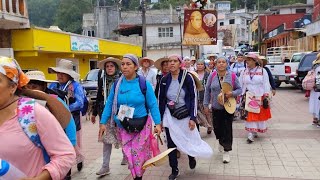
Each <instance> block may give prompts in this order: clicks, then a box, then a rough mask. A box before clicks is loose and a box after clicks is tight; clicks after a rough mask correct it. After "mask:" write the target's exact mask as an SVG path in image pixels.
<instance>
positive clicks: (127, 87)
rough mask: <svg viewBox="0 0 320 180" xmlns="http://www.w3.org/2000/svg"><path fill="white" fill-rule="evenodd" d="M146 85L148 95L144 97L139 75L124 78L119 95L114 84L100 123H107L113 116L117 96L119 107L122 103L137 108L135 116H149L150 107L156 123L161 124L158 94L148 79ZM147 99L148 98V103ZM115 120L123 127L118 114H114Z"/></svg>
mask: <svg viewBox="0 0 320 180" xmlns="http://www.w3.org/2000/svg"><path fill="white" fill-rule="evenodd" d="M118 83H120V82H118ZM146 85H147V91H146V97H144V95H143V94H142V92H141V89H140V85H139V78H138V77H137V78H135V79H133V80H126V78H123V79H122V82H121V84H120V87H119V92H118V96H117V97H114V96H115V92H114V89H115V87H114V86H115V84H113V85H112V87H111V90H110V94H109V96H108V100H107V104H106V105H105V107H104V110H103V113H102V118H101V120H100V124H106V123H107V122H108V120H109V118H110V117H111V114H112V105H113V99H114V98H117V106H118V107H117V108H118V109H119V107H120V105H127V106H129V107H133V108H135V110H134V113H133V118H141V117H145V116H147V115H148V111H147V109H148V110H149V111H150V113H151V116H152V119H153V121H154V123H155V124H156V125H157V124H160V122H161V120H160V113H159V108H158V103H157V99H156V96H155V94H154V91H153V88H152V86H151V84H150V83H149V82H148V81H146ZM145 100H147V102H146V103H145ZM145 105H147V107H145ZM114 120H115V122H116V123H117V125H118V127H121V128H122V125H121V123H120V121H119V119H118V118H117V117H116V115H115V116H114Z"/></svg>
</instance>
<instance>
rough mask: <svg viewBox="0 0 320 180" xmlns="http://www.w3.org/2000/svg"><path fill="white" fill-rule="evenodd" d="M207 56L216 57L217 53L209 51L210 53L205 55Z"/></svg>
mask: <svg viewBox="0 0 320 180" xmlns="http://www.w3.org/2000/svg"><path fill="white" fill-rule="evenodd" d="M207 57H208V58H209V57H218V55H217V54H213V53H210V54H208V55H207Z"/></svg>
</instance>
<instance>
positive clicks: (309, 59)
mask: <svg viewBox="0 0 320 180" xmlns="http://www.w3.org/2000/svg"><path fill="white" fill-rule="evenodd" d="M315 59H317V54H310V55H305V57H304V58H303V61H302V62H301V65H300V67H312V62H313V61H314V60H315Z"/></svg>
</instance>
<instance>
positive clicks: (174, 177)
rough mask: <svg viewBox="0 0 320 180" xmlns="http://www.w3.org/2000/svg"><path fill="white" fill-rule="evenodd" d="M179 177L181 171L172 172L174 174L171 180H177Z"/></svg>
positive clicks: (170, 177) (171, 175)
mask: <svg viewBox="0 0 320 180" xmlns="http://www.w3.org/2000/svg"><path fill="white" fill-rule="evenodd" d="M179 175H180V173H179V169H176V170H172V173H171V174H170V176H169V180H176V179H177V177H178V176H179Z"/></svg>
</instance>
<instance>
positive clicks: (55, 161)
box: [0, 57, 75, 180]
mask: <svg viewBox="0 0 320 180" xmlns="http://www.w3.org/2000/svg"><path fill="white" fill-rule="evenodd" d="M28 82H29V78H28V77H27V76H26V75H25V74H24V73H23V71H22V70H21V68H20V66H19V64H18V63H17V61H16V60H14V59H12V58H8V57H0V116H1V118H0V142H1V144H2V145H1V146H0V157H1V158H4V159H5V160H6V161H8V162H9V163H10V164H11V165H13V166H15V167H16V168H17V169H19V170H20V171H21V172H22V173H23V174H24V175H25V177H24V178H22V179H53V180H61V179H63V178H64V177H65V175H66V174H67V172H68V171H69V169H70V168H71V167H72V165H73V163H74V160H75V152H74V148H73V147H72V145H71V143H70V141H69V140H68V138H67V136H66V135H65V133H64V132H63V129H62V128H61V125H60V124H59V122H58V120H57V119H56V118H55V116H53V115H52V114H51V113H50V112H49V111H48V110H47V109H46V108H45V107H43V106H42V105H40V104H39V103H37V102H35V100H34V99H31V98H28V97H23V96H21V93H23V92H24V91H25V89H23V87H25V86H26V85H27V84H28ZM29 91H30V90H29ZM41 94H44V93H41ZM44 95H45V96H47V97H49V96H48V95H46V94H44ZM50 98H51V97H50ZM53 99H54V98H53ZM54 100H56V99H54ZM58 102H59V101H58ZM59 105H61V103H60V102H59ZM61 109H62V108H61ZM69 119H70V116H69V117H68V120H69ZM2 169H3V167H2ZM0 179H2V177H0ZM9 179H14V178H13V177H11V178H10V177H9ZM18 179H20V178H18Z"/></svg>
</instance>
